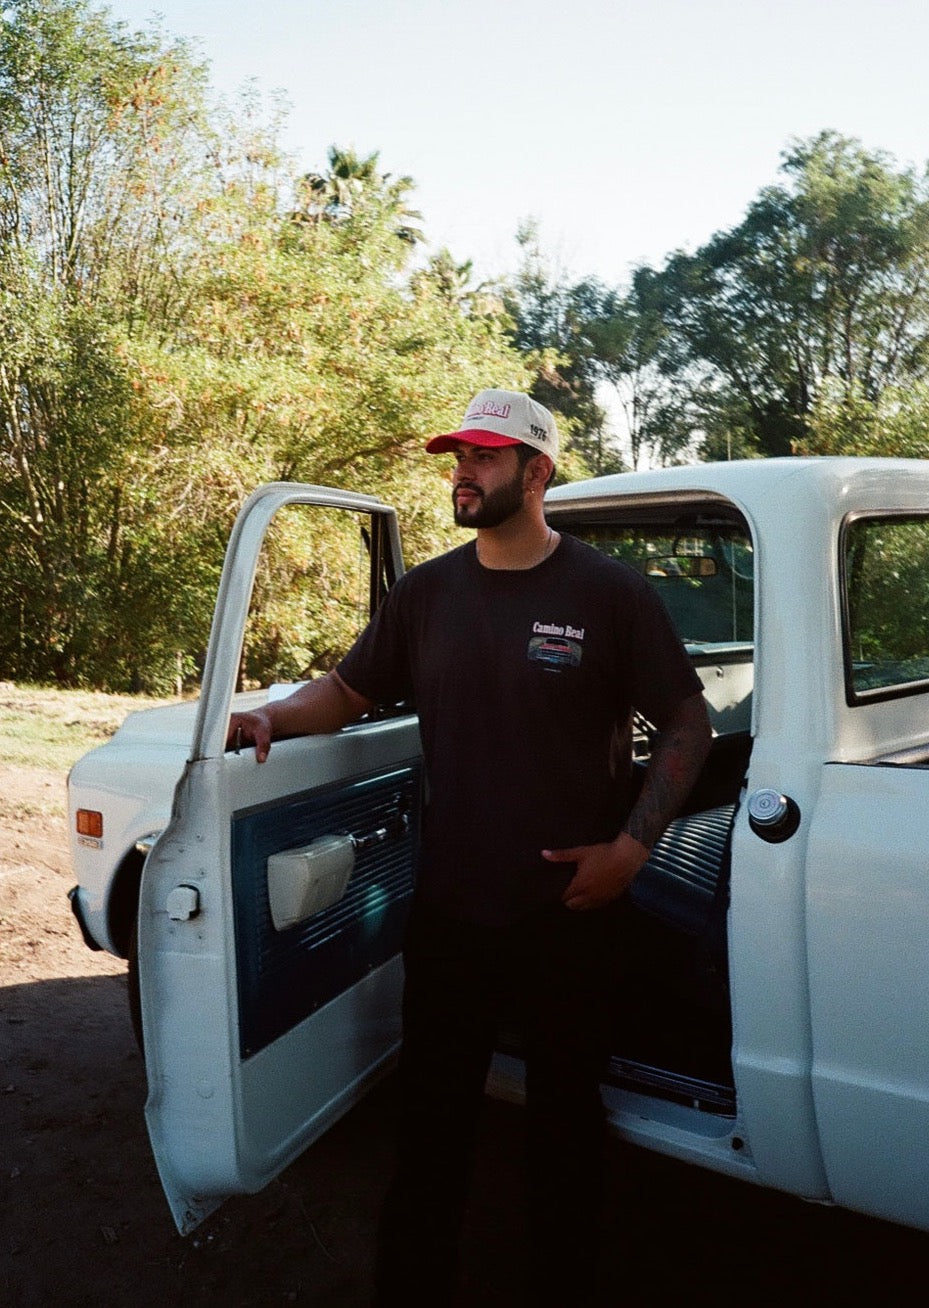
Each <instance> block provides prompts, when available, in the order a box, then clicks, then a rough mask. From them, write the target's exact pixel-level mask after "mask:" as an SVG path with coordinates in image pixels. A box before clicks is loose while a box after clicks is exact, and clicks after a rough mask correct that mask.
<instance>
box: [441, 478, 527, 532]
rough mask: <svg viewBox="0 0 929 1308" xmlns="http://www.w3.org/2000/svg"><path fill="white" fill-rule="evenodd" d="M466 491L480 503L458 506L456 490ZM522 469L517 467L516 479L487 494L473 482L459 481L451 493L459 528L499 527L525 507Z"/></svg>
mask: <svg viewBox="0 0 929 1308" xmlns="http://www.w3.org/2000/svg"><path fill="white" fill-rule="evenodd" d="M461 489H466V490H469V491H471V492H472V494H474V495H477V496H478V503H477V504H461V505H460V504H459V503H458V500H457V499H456V493H457V491H459V490H461ZM523 499H524V490H523V470H522V468H517V470H516V472H515V474H514V476H513V477H512V479H511V480H510V481H508V482H505V483H504V484H503V485H502V486H497V487H496V489H495V490H492V491H488V492H487V493H486V494H485V492H484V491H482V490H481V489H480V487H478V486H475V485H473V484H472V483H471V482H467V481H465V482H459V483H458V485H457V486H456V487H455V488H454V489H453V491H452V509H453V511H454V515H455V523H456V525H457V526H459V527H499V526H500V524H501V523H503V522H506V520H507V519H508V518H512V516H513V514H514V513H518V512H519V511H520V509H521V508H522V507H523Z"/></svg>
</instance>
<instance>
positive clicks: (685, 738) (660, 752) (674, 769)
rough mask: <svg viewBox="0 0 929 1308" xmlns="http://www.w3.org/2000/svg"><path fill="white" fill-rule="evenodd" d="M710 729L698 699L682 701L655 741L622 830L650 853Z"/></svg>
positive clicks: (691, 778)
mask: <svg viewBox="0 0 929 1308" xmlns="http://www.w3.org/2000/svg"><path fill="white" fill-rule="evenodd" d="M710 738H711V737H710V726H709V721H708V718H707V714H706V707H705V705H704V703H703V697H702V696H701V695H695V696H693V697H692V698H691V699H688V700H685V701H684V702H683V703H682V704H681V705H680V706H679V708H678V711H677V713H676V714H675V715H674V717H673V718H672V720H671V721H670V722H669V723H668V724H667V727H666V729H665V730H664V731H663V732H662V733H661V735H660V736H659V737H658V740H657V742H656V744H655V747H654V749H653V751H652V756H651V759H650V760H649V764H648V770H647V772H646V774H645V782H644V784H643V786H642V792H641V794H640V795H639V798H638V799H637V800H636V803H635V806H634V807H633V809H632V812H631V813H630V814H629V818H628V820H627V822H626V825H625V827H624V830H625V831H626V832H628V834H629V835H630V836H632V837H633V838H634V839H635V840H637V841H638V842H639V844H641V845H644V846H645V848H646V849H651V848H652V847H653V845H654V844H655V841H656V840H657V839H658V837H659V836H660V835H661V833H662V832H663V831H664V829H665V827H666V826H667V825H668V823H669V822H670V821H671V819H672V818H673V817H674V816H675V815H676V814H677V812H678V810H679V809H680V807H681V805H682V804H683V802H684V800H685V799H686V798H687V796H688V794H689V793H690V790H691V788H692V786H693V784H694V782H695V781H696V779H697V777H698V775H699V773H700V769H701V767H702V766H703V761H704V759H705V758H706V756H707V753H708V752H709V748H710Z"/></svg>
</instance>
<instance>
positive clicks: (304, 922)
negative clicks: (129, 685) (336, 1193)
mask: <svg viewBox="0 0 929 1308" xmlns="http://www.w3.org/2000/svg"><path fill="white" fill-rule="evenodd" d="M294 505H299V506H301V511H302V510H303V509H305V510H306V512H313V511H314V510H315V509H317V508H318V507H320V506H323V507H325V508H326V510H327V511H331V510H333V509H338V510H344V511H345V513H347V514H349V515H353V516H354V518H355V519H359V520H360V521H361V523H362V530H361V539H362V541H363V550H362V552H363V554H364V555H365V558H364V559H363V560H362V561H361V562H362V565H363V566H362V573H364V571H365V570H366V569H367V566H368V565H367V554H368V553H370V555H371V559H372V560H374V559H379V560H381V562H382V563H387V564H390V567H383V568H382V567H381V563H378V565H377V569H376V570H377V571H378V573H379V575H378V577H375V576H374V571H375V565H374V563H373V562H372V564H371V569H372V575H371V577H370V578H368V577H366V576H364V575H362V581H361V583H360V584H361V586H362V588H367V587H368V584H369V581H370V597H371V604H372V605H373V604H375V603H376V602H377V601H378V599H379V597H380V595H381V594H383V591H384V589H385V588H386V584H388V581H386V580H385V576H384V574H385V573H392V574H393V575H394V576H395V575H397V573H398V572H399V571H400V570H402V559H400V556H399V539H398V537H397V534H396V522H395V518H394V515H393V512H392V510H390V509H389V508H388V506H386V505H381V504H379V503H378V502H376V501H373V500H371V499H369V498H367V497H362V496H350V495H342V494H340V493H339V492H330V491H325V490H321V489H320V488H314V487H302V486H298V485H286V486H271V487H265V488H263V489H262V491H260V492H256V495H255V496H253V497H252V500H251V501H250V502H249V504H248V505H247V506H246V507H245V509H243V512H242V514H241V515H240V518H239V520H238V522H237V525H236V529H235V530H234V532H233V536H232V539H231V541H230V546H229V551H228V554H227V559H226V565H225V568H224V572H223V578H222V581H221V584H220V596H219V600H218V603H217V610H216V617H215V620H214V627H213V633H212V636H211V641H210V651H209V656H208V661H207V668H206V672H205V675H204V682H203V693H202V696H201V701H200V705H199V709H198V717H197V726H196V729H195V734H194V740H193V744H192V749H191V757H190V760H189V762H188V764H187V766H186V769H185V772H184V775H183V777H182V779H181V781H180V783H179V785H178V788H177V791H176V793H175V799H174V808H173V813H172V818H171V822H170V824H169V825H168V827H167V828H166V830H165V831H164V832H163V834H162V835H161V837H160V838H159V839H158V841H157V842H156V844H155V845H154V847H153V849H152V851H151V853H150V854H149V856H148V859H147V861H146V864H145V869H144V872H143V877H142V887H141V897H140V906H139V919H138V934H139V979H140V989H141V1007H142V1020H143V1030H144V1041H145V1057H146V1070H147V1074H148V1083H149V1095H148V1101H147V1104H146V1119H147V1122H148V1127H149V1133H150V1136H151V1140H152V1146H153V1150H154V1154H155V1158H156V1162H157V1164H158V1168H159V1172H160V1175H161V1178H162V1183H163V1185H164V1189H165V1193H166V1195H167V1197H168V1201H169V1204H170V1206H171V1209H172V1212H173V1214H174V1218H175V1221H176V1223H177V1226H178V1228H179V1229H180V1230H181V1231H183V1232H187V1231H190V1230H191V1229H193V1227H195V1226H196V1225H197V1223H198V1222H200V1221H201V1220H202V1219H203V1218H204V1217H205V1216H206V1215H207V1214H208V1213H209V1212H210V1211H212V1210H213V1209H214V1208H215V1207H216V1206H217V1205H218V1204H219V1203H221V1202H222V1200H223V1199H224V1198H225V1197H227V1196H228V1195H230V1194H234V1193H242V1192H252V1191H256V1190H258V1189H260V1188H261V1187H263V1186H264V1185H266V1184H267V1183H268V1182H269V1181H270V1180H271V1179H272V1178H273V1177H274V1176H275V1175H276V1174H277V1173H278V1172H279V1171H280V1170H281V1168H282V1167H284V1166H286V1164H287V1163H289V1162H290V1161H291V1160H292V1159H293V1158H295V1157H296V1156H297V1155H298V1154H299V1153H300V1152H301V1151H302V1150H303V1149H304V1148H305V1147H306V1146H307V1145H308V1144H309V1143H311V1142H312V1141H313V1140H314V1139H315V1138H317V1137H318V1136H319V1135H320V1134H321V1133H322V1132H323V1131H325V1130H326V1129H327V1127H328V1126H330V1125H331V1124H332V1123H333V1122H334V1121H336V1120H337V1119H338V1117H339V1116H341V1114H342V1113H344V1112H345V1111H346V1110H347V1109H348V1108H349V1107H351V1105H352V1104H353V1103H354V1102H355V1101H356V1100H357V1099H358V1097H359V1096H360V1095H361V1094H362V1093H364V1091H365V1089H366V1088H367V1087H368V1086H369V1085H370V1084H371V1083H372V1081H373V1080H374V1078H376V1077H377V1076H378V1075H379V1074H380V1073H381V1072H382V1071H383V1070H385V1069H386V1068H387V1067H388V1066H389V1064H390V1061H391V1058H392V1055H393V1053H394V1051H395V1049H396V1047H397V1044H398V1041H399V1030H400V989H401V971H402V969H401V965H400V960H399V948H400V941H401V936H402V932H403V927H404V920H405V916H406V912H407V908H408V905H409V900H410V896H411V893H412V887H413V878H414V872H415V861H416V850H417V844H418V838H419V821H420V797H421V790H422V776H421V761H420V743H419V732H418V724H417V721H416V718H415V717H414V716H413V715H412V714H411V713H410V712H409V711H408V710H406V711H404V710H402V709H401V710H398V712H397V713H396V714H395V715H393V716H388V717H386V718H383V719H373V720H371V721H364V722H361V723H358V724H355V725H352V726H350V727H347V728H345V729H344V730H342V731H340V732H338V733H336V734H334V735H326V736H311V737H302V738H296V739H291V740H279V741H276V742H275V743H274V745H273V747H272V749H271V752H270V755H269V757H268V759H267V761H266V762H265V763H263V764H258V763H257V762H256V760H255V751H254V749H251V748H246V749H243V750H242V752H241V753H240V754H237V753H235V752H233V751H227V750H226V748H225V738H226V725H227V723H228V718H229V711H230V706H231V703H232V697H233V691H234V688H235V685H236V682H237V680H238V677H239V675H240V651H241V650H242V647H243V632H244V625H245V619H246V613H247V611H248V604H249V594H250V590H251V586H252V580H253V578H254V576H255V572H256V568H257V567H258V560H259V557H261V558H263V557H264V556H263V555H262V554H261V546H262V542H263V540H264V536H265V533H266V531H267V528H268V527H269V525H270V523H271V521H272V519H273V518H274V515H275V513H276V512H277V511H278V510H279V509H280V508H281V507H284V506H286V507H288V510H290V509H291V508H292V507H293V506H294ZM310 535H311V534H310ZM388 580H389V578H388ZM356 589H357V588H356ZM256 695H257V697H258V702H262V700H263V695H262V693H261V692H256ZM247 706H248V702H246V703H245V704H243V707H247ZM319 842H322V848H323V849H330V848H331V849H337V850H339V851H340V852H339V859H344V858H345V857H346V851H348V853H347V862H346V863H345V864H344V867H343V870H344V871H345V872H347V874H348V875H347V879H346V880H345V884H344V889H343V888H342V887H341V886H340V887H338V888H337V893H332V894H324V895H323V897H322V899H321V902H322V904H323V907H322V908H321V909H320V910H319V911H313V907H312V895H310V896H309V898H308V900H307V903H308V909H307V911H306V912H305V913H297V914H296V915H295V916H294V917H293V919H292V920H291V919H290V918H287V917H285V918H283V919H280V918H279V924H281V929H278V927H277V926H275V922H274V918H273V915H272V911H271V896H270V893H269V863H270V861H271V860H273V859H274V858H275V856H276V855H280V854H282V853H286V852H288V851H290V852H293V851H297V853H298V857H297V859H296V860H294V866H295V875H297V876H299V875H301V874H302V872H301V869H302V868H304V865H305V867H307V868H309V866H310V862H311V861H312V860H311V859H310V860H306V859H303V860H302V859H301V857H299V855H301V853H305V852H306V851H308V850H309V851H312V850H314V849H316V850H318V849H319V848H320V843H319ZM304 870H305V869H304ZM311 874H312V868H310V870H309V871H308V872H307V873H306V875H307V877H310V876H311ZM276 875H278V876H280V875H281V868H280V866H278V867H277V871H276ZM284 875H287V867H286V860H285V868H284ZM308 884H309V883H308ZM286 889H287V887H286V885H284V890H285V891H286Z"/></svg>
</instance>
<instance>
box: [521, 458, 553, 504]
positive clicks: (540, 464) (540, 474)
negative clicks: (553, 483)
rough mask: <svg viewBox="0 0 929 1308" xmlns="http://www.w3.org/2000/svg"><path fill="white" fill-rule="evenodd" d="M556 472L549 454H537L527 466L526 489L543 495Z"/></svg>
mask: <svg viewBox="0 0 929 1308" xmlns="http://www.w3.org/2000/svg"><path fill="white" fill-rule="evenodd" d="M554 470H555V465H554V463H553V462H552V460H551V459H550V458H549V457H548V455H547V454H536V455H535V457H534V458H531V459H530V460H529V462H528V463H527V464H526V483H525V484H526V489H527V490H533V491H538V492H539V494H540V495H541V494H543V493H544V492H545V488H546V486H547V485H548V483H549V481H550V480H551V476H552V473H553V472H554Z"/></svg>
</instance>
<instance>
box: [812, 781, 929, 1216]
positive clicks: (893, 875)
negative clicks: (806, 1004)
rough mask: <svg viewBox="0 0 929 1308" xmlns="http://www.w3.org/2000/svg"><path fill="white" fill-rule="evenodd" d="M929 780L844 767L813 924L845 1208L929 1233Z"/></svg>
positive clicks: (822, 826)
mask: <svg viewBox="0 0 929 1308" xmlns="http://www.w3.org/2000/svg"><path fill="white" fill-rule="evenodd" d="M927 793H929V770H927V769H926V768H925V767H916V768H913V767H892V766H867V765H856V764H832V765H829V766H827V767H825V768H824V769H823V782H822V788H821V792H820V796H819V799H818V802H817V805H816V809H815V813H814V816H813V823H812V830H811V834H810V842H809V854H808V883H807V916H808V953H809V969H810V1010H811V1019H812V1033H813V1093H814V1100H815V1105H816V1116H817V1121H818V1126H819V1133H820V1139H821V1142H822V1152H823V1157H824V1160H825V1165H826V1171H827V1175H828V1178H829V1187H830V1191H831V1193H832V1196H833V1198H834V1199H835V1201H836V1202H837V1203H840V1204H843V1205H847V1206H848V1207H850V1208H855V1209H859V1210H860V1211H863V1212H869V1213H873V1214H875V1215H877V1216H880V1217H885V1218H889V1219H890V1220H893V1221H900V1222H905V1223H908V1224H911V1225H919V1226H922V1227H926V1226H929V1188H927V1185H926V1176H927V1172H929V1143H927V1142H929V1064H927V1060H926V1032H927V1031H929V952H927V941H929V853H927V850H929V805H927V802H926V797H927Z"/></svg>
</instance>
